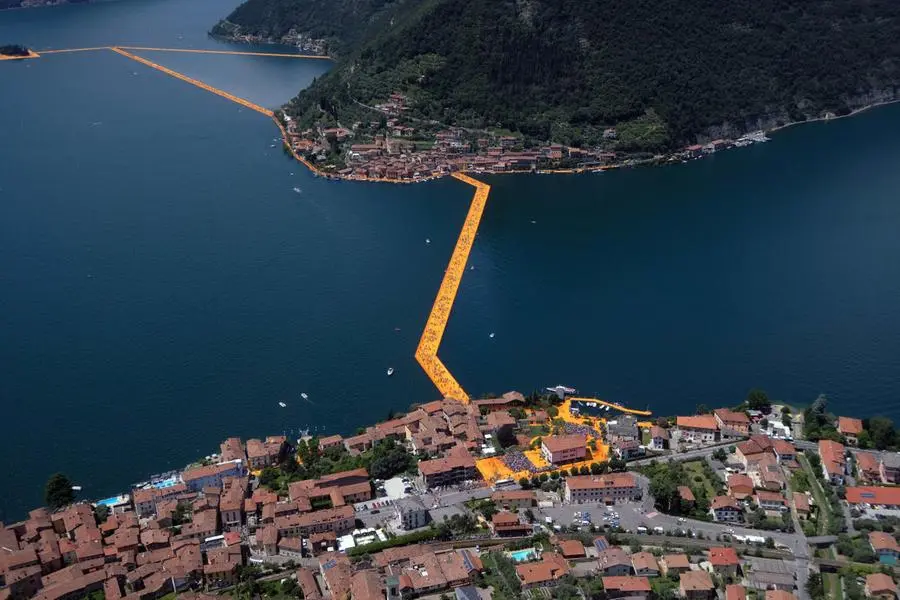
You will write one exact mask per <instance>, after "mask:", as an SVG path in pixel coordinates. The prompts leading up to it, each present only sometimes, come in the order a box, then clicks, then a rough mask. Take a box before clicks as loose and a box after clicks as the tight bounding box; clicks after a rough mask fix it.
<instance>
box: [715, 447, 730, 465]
mask: <svg viewBox="0 0 900 600" xmlns="http://www.w3.org/2000/svg"><path fill="white" fill-rule="evenodd" d="M712 457H713V458H714V459H716V460H717V461H719V462H725V461H726V460H728V453H727V452H725V449H724V448H716V451H715V452H713V454H712Z"/></svg>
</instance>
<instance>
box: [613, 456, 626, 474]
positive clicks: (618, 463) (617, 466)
mask: <svg viewBox="0 0 900 600" xmlns="http://www.w3.org/2000/svg"><path fill="white" fill-rule="evenodd" d="M627 466H628V465H626V464H625V461H624V460H622V459H621V458H614V459H612V460H611V461H609V468H610V470H611V471H615V472H619V471H624V470H625V469H626V468H627Z"/></svg>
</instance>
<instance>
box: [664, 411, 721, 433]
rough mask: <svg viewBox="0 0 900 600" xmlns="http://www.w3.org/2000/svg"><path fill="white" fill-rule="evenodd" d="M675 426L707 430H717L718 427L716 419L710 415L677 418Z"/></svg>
mask: <svg viewBox="0 0 900 600" xmlns="http://www.w3.org/2000/svg"><path fill="white" fill-rule="evenodd" d="M675 424H676V425H677V426H678V427H686V428H688V429H709V430H718V429H719V425H718V423H716V418H715V417H714V416H712V415H696V416H692V417H677V418H676V419H675Z"/></svg>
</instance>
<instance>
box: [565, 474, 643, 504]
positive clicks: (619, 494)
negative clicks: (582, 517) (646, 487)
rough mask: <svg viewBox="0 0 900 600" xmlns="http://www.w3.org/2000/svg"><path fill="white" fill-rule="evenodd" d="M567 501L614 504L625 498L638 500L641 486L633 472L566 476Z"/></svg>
mask: <svg viewBox="0 0 900 600" xmlns="http://www.w3.org/2000/svg"><path fill="white" fill-rule="evenodd" d="M564 494H565V495H564V498H565V501H566V502H568V503H570V504H572V503H575V504H581V503H584V502H605V503H606V504H614V503H616V502H622V501H625V500H638V499H639V498H640V497H641V488H640V486H638V483H637V480H636V479H635V478H634V475H632V474H631V473H608V474H606V475H578V476H574V477H566V483H565V488H564Z"/></svg>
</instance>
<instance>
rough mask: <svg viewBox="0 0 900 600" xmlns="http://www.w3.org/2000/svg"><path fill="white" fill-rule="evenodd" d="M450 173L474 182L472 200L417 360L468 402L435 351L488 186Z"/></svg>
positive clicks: (442, 386)
mask: <svg viewBox="0 0 900 600" xmlns="http://www.w3.org/2000/svg"><path fill="white" fill-rule="evenodd" d="M453 177H455V178H456V179H459V180H460V181H462V182H464V183H468V184H469V185H471V186H474V187H475V195H474V196H473V197H472V204H471V205H470V206H469V213H468V214H467V215H466V220H465V222H463V226H462V231H460V233H459V238H458V239H457V240H456V247H455V248H454V249H453V254H452V255H451V256H450V264H449V265H448V266H447V270H446V271H445V272H444V279H443V281H441V287H440V288H439V289H438V293H437V297H436V298H435V300H434V305H433V306H432V308H431V314H430V315H428V321H427V322H426V323H425V331H423V332H422V338H421V339H420V340H419V346H418V348H416V360H417V361H418V362H419V364H420V365H421V366H422V368H423V369H424V370H425V373H426V374H427V375H428V377H429V378H430V379H431V381H432V383H434V385H435V387H437V389H438V390H439V391H440V392H441V394H443V395H444V396H445V397H448V398H455V399H457V400H460V401H461V402H468V401H469V395H468V394H466V392H465V390H463V388H462V386H461V385H460V384H459V382H458V381H456V379H455V378H454V377H453V375H451V374H450V371H448V370H447V367H445V366H444V363H442V362H441V360H440V359H439V358H438V356H437V353H438V348H439V347H440V345H441V339H443V337H444V330H445V329H446V328H447V321H449V320H450V311H451V310H452V309H453V302H454V301H455V300H456V292H457V291H458V290H459V283H460V281H462V277H463V274H464V273H465V272H466V263H467V262H468V260H469V254H470V253H471V252H472V245H473V244H474V243H475V234H476V233H477V232H478V225H479V224H480V223H481V215H482V214H483V213H484V207H485V205H487V199H488V194H490V191H491V186H489V185H488V184H486V183H482V182H481V181H478V180H477V179H473V178H471V177H469V176H467V175H463V174H462V173H454V174H453Z"/></svg>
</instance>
